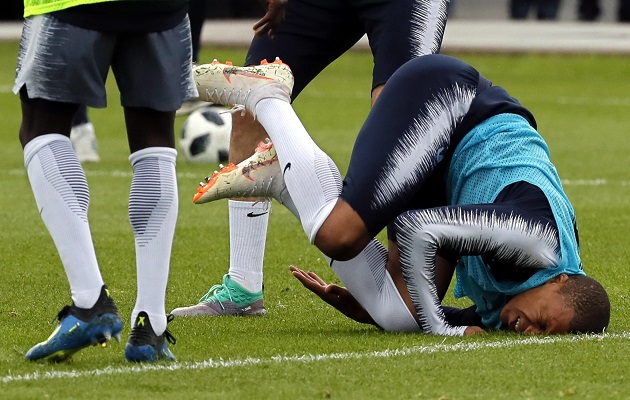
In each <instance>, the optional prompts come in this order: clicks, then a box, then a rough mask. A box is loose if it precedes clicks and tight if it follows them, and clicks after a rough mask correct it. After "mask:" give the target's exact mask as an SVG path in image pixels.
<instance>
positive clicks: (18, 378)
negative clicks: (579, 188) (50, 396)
mask: <svg viewBox="0 0 630 400" xmlns="http://www.w3.org/2000/svg"><path fill="white" fill-rule="evenodd" d="M610 339H630V332H623V333H614V334H600V335H577V336H546V337H536V336H531V337H527V338H524V339H504V340H499V341H478V342H467V341H462V342H459V343H455V344H444V343H442V344H434V345H429V346H412V347H404V348H402V349H387V350H379V351H369V352H364V353H356V352H351V353H329V354H326V353H324V354H303V355H294V356H282V355H277V356H271V357H268V358H253V357H247V358H242V359H227V360H224V359H218V360H214V359H209V360H206V361H199V362H175V363H170V364H161V363H160V364H138V365H129V366H125V367H106V368H102V369H94V370H85V371H83V370H73V371H47V372H33V373H28V374H23V375H12V374H9V375H5V376H2V377H0V382H1V383H4V384H8V383H13V382H29V381H42V380H51V379H74V378H85V377H99V376H112V375H123V374H132V373H144V372H151V371H186V370H206V369H229V368H238V367H250V366H258V365H277V364H300V363H301V364H305V363H318V362H327V361H336V360H364V359H378V358H394V357H406V356H411V355H422V354H434V353H449V352H471V351H478V350H487V349H506V348H513V347H521V346H529V345H545V344H555V343H577V342H590V341H598V342H601V341H604V340H610Z"/></svg>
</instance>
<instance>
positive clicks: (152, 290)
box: [129, 147, 179, 336]
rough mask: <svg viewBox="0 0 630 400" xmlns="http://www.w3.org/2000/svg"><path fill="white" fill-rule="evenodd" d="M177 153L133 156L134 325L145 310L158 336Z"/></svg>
mask: <svg viewBox="0 0 630 400" xmlns="http://www.w3.org/2000/svg"><path fill="white" fill-rule="evenodd" d="M176 157H177V151H176V150H175V149H171V148H168V147H149V148H146V149H143V150H139V151H136V152H134V153H133V154H131V156H130V157H129V161H130V162H131V164H132V165H133V178H132V181H131V192H130V194H129V220H130V222H131V227H132V229H133V235H134V238H135V243H136V269H137V284H138V294H137V297H136V305H135V306H134V309H133V312H132V314H131V326H133V324H134V322H135V320H136V316H137V315H138V313H139V312H140V311H145V312H146V313H147V315H148V316H149V320H150V321H151V326H152V327H153V330H154V331H155V334H156V335H158V336H159V335H161V334H162V333H164V331H165V330H166V309H165V299H166V285H167V283H168V272H169V266H170V259H171V248H172V244H173V235H174V234H175V223H176V222H177V211H178V210H177V208H178V205H179V203H178V197H177V177H176V175H175V159H176Z"/></svg>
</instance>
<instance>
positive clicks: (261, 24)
mask: <svg viewBox="0 0 630 400" xmlns="http://www.w3.org/2000/svg"><path fill="white" fill-rule="evenodd" d="M259 1H260V2H261V3H262V5H263V7H265V10H267V12H266V13H265V15H264V16H263V17H262V18H261V19H260V20H259V21H258V22H256V23H255V24H254V35H256V36H260V35H263V34H265V33H266V34H267V35H269V37H273V35H274V33H275V30H276V28H277V27H278V25H280V23H281V22H282V20H284V11H285V8H286V6H287V1H288V0H259ZM271 61H272V60H269V62H271Z"/></svg>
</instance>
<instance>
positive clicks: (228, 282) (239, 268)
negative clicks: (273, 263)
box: [172, 0, 363, 316]
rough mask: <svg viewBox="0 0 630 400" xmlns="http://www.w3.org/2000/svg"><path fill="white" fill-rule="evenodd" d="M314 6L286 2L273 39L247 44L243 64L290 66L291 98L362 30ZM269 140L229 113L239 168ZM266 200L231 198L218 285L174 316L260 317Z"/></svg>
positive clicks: (334, 7) (333, 8)
mask: <svg viewBox="0 0 630 400" xmlns="http://www.w3.org/2000/svg"><path fill="white" fill-rule="evenodd" d="M323 5H324V4H321V3H319V4H314V3H311V2H308V1H301V0H296V1H292V2H289V3H288V5H287V10H286V17H285V20H284V21H283V22H282V24H281V25H280V26H279V27H278V29H277V30H276V32H275V33H274V36H273V38H270V37H268V36H267V35H263V36H260V37H255V38H254V39H253V40H252V43H251V45H250V48H249V50H248V54H247V57H246V64H259V63H260V62H261V60H267V61H269V62H273V61H274V60H275V59H276V57H279V58H281V59H282V60H283V61H284V62H285V63H287V64H289V65H291V66H292V67H293V69H294V73H295V85H294V88H293V95H292V99H295V98H296V97H297V96H298V95H299V93H300V92H301V91H302V89H304V87H305V86H306V85H307V84H308V83H309V82H310V81H311V80H312V79H313V78H314V77H316V76H317V75H318V74H319V73H320V72H321V71H322V70H323V69H324V68H325V67H326V66H327V65H328V64H330V63H331V62H332V61H334V60H335V59H336V58H338V57H339V56H340V55H341V54H343V53H344V52H345V51H347V50H348V49H349V48H350V47H351V46H352V45H353V44H354V43H355V42H356V41H358V40H359V39H360V38H361V36H362V35H363V27H362V26H361V25H360V24H359V23H358V20H356V19H350V18H349V17H348V16H349V15H350V13H351V10H349V9H347V8H346V6H345V5H340V4H339V3H338V2H336V1H332V2H329V4H327V5H326V7H323ZM267 137H268V134H267V132H266V131H265V129H264V128H263V127H262V126H261V125H260V123H259V122H258V121H255V120H254V119H253V118H252V116H251V115H250V114H246V115H244V116H241V115H240V113H235V114H233V117H232V133H231V137H230V162H231V163H234V164H238V163H240V162H241V161H243V160H245V159H246V158H248V157H249V156H251V154H252V150H253V149H255V148H256V146H257V144H258V143H259V142H261V141H263V140H265V139H266V138H267ZM271 204H272V203H271V202H270V201H269V200H268V199H267V198H232V199H230V200H229V202H228V207H229V220H230V265H229V270H228V273H227V274H226V275H224V277H223V282H222V284H221V285H215V286H213V287H212V288H211V290H210V291H209V292H208V293H207V294H206V295H205V296H203V297H202V298H201V299H200V302H199V304H196V305H193V306H190V307H180V308H176V309H174V310H173V311H172V313H173V315H177V316H193V315H206V316H215V315H254V316H256V315H265V313H266V310H265V308H264V305H263V293H262V288H263V261H264V253H265V244H266V235H267V227H268V221H269V215H270V212H271Z"/></svg>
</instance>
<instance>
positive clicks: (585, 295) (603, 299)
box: [560, 275, 610, 333]
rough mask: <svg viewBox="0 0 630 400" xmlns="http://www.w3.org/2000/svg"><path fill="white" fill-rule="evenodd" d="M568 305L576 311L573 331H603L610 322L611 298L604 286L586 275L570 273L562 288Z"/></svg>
mask: <svg viewBox="0 0 630 400" xmlns="http://www.w3.org/2000/svg"><path fill="white" fill-rule="evenodd" d="M560 294H561V295H562V296H563V297H564V298H565V301H566V303H567V305H568V306H569V307H571V308H573V310H574V311H575V315H574V316H573V320H572V321H571V324H570V325H569V332H571V333H602V332H604V331H605V330H606V328H607V327H608V324H609V323H610V300H609V298H608V294H607V293H606V290H605V289H604V287H603V286H602V285H601V284H600V283H599V282H597V281H596V280H595V279H593V278H591V277H589V276H586V275H569V279H568V280H567V281H566V283H565V284H564V285H563V286H562V288H561V289H560Z"/></svg>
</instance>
